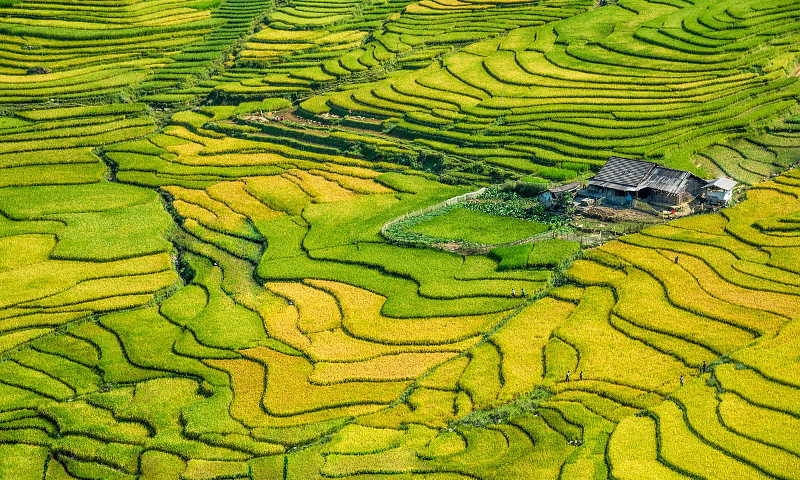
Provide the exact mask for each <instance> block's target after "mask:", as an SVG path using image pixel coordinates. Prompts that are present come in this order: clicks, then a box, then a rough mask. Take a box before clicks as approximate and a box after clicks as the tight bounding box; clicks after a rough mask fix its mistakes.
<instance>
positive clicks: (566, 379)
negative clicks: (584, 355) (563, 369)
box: [564, 370, 569, 382]
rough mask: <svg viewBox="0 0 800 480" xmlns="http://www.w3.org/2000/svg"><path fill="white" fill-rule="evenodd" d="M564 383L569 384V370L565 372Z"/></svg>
mask: <svg viewBox="0 0 800 480" xmlns="http://www.w3.org/2000/svg"><path fill="white" fill-rule="evenodd" d="M564 381H565V382H569V370H567V376H566V377H565V378H564Z"/></svg>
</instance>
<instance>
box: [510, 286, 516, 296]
mask: <svg viewBox="0 0 800 480" xmlns="http://www.w3.org/2000/svg"><path fill="white" fill-rule="evenodd" d="M511 296H512V297H516V296H517V291H516V290H514V289H513V288H512V289H511Z"/></svg>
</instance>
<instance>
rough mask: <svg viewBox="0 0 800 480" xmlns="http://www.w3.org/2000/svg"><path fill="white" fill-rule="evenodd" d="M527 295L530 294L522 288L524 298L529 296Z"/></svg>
mask: <svg viewBox="0 0 800 480" xmlns="http://www.w3.org/2000/svg"><path fill="white" fill-rule="evenodd" d="M527 296H528V295H527V294H525V289H524V288H523V289H522V298H525V297H527Z"/></svg>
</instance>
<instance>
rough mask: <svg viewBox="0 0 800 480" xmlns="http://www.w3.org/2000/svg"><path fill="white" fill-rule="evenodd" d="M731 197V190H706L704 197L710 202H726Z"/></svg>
mask: <svg viewBox="0 0 800 480" xmlns="http://www.w3.org/2000/svg"><path fill="white" fill-rule="evenodd" d="M731 197H733V192H732V191H731V190H710V189H709V190H708V191H707V192H706V199H707V200H708V201H709V202H712V203H728V202H729V201H730V200H731Z"/></svg>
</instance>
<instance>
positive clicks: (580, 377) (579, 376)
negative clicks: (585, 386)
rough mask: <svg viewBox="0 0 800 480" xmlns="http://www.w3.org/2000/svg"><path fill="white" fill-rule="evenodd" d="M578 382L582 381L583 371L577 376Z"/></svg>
mask: <svg viewBox="0 0 800 480" xmlns="http://www.w3.org/2000/svg"><path fill="white" fill-rule="evenodd" d="M578 380H583V370H581V371H580V373H579V374H578Z"/></svg>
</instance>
